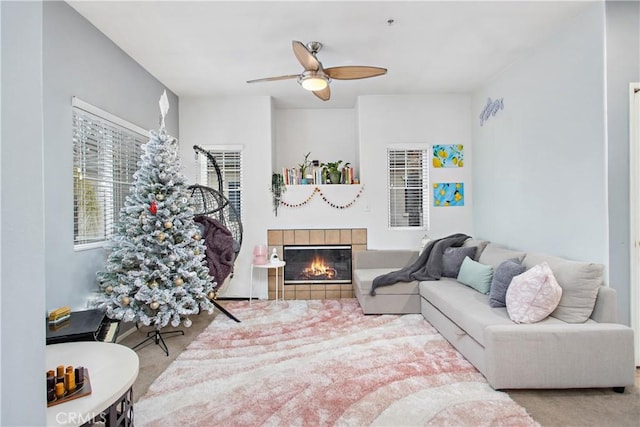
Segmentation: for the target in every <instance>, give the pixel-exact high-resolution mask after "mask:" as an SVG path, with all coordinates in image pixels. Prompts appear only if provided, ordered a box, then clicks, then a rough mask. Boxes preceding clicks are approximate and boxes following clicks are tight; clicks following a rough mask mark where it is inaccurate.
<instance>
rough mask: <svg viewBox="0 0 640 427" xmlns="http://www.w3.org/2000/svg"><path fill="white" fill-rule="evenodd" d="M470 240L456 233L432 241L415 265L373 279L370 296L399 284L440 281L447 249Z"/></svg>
mask: <svg viewBox="0 0 640 427" xmlns="http://www.w3.org/2000/svg"><path fill="white" fill-rule="evenodd" d="M469 238H470V236H467V235H466V234H462V233H456V234H451V235H450V236H447V237H443V238H441V239H436V240H432V241H431V242H429V243H428V244H427V246H426V247H425V248H424V250H423V251H422V253H421V254H420V256H419V257H418V259H417V260H416V261H415V262H414V263H413V264H410V265H408V266H406V267H404V268H402V269H400V270H398V271H392V272H391V273H387V274H383V275H382V276H378V277H376V278H375V279H373V282H372V284H371V292H370V295H371V296H375V295H376V288H377V287H380V286H389V285H393V284H394V283H397V282H411V281H414V280H417V281H421V280H439V279H440V277H442V255H443V254H444V251H445V249H447V248H449V247H452V246H461V245H462V244H463V243H464V241H465V240H467V239H469Z"/></svg>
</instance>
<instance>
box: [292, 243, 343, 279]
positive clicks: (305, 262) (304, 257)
mask: <svg viewBox="0 0 640 427" xmlns="http://www.w3.org/2000/svg"><path fill="white" fill-rule="evenodd" d="M283 250H284V260H285V261H286V262H287V264H286V266H285V268H284V284H285V285H287V284H326V283H351V245H292V246H284V248H283Z"/></svg>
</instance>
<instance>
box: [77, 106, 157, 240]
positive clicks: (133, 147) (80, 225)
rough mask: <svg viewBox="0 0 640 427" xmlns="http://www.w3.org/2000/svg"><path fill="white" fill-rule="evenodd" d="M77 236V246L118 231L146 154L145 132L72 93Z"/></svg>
mask: <svg viewBox="0 0 640 427" xmlns="http://www.w3.org/2000/svg"><path fill="white" fill-rule="evenodd" d="M72 113H73V236H74V247H75V248H76V249H86V248H91V247H96V246H98V245H99V244H101V243H102V242H104V241H105V240H107V239H109V238H110V237H111V236H112V235H113V234H114V232H115V229H116V226H117V222H118V217H119V214H120V209H121V208H122V207H123V206H124V202H125V198H126V196H127V194H129V188H130V186H131V183H132V182H133V174H134V173H135V172H136V170H137V169H138V161H139V160H140V156H141V155H142V148H141V146H142V144H144V143H146V142H147V141H148V140H149V138H148V137H147V136H145V134H146V131H145V130H144V129H141V128H139V127H137V126H135V125H133V124H130V123H127V122H126V121H124V120H122V119H119V118H117V117H115V116H113V115H111V114H109V113H107V112H104V111H102V110H100V109H98V108H97V107H93V106H91V105H90V104H87V103H85V102H83V101H80V100H78V99H77V98H74V100H73V106H72Z"/></svg>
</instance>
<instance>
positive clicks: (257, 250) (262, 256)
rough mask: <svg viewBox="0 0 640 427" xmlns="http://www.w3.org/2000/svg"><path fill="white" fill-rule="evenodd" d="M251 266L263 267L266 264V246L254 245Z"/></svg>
mask: <svg viewBox="0 0 640 427" xmlns="http://www.w3.org/2000/svg"><path fill="white" fill-rule="evenodd" d="M253 264H255V265H264V264H267V246H266V245H255V246H254V248H253Z"/></svg>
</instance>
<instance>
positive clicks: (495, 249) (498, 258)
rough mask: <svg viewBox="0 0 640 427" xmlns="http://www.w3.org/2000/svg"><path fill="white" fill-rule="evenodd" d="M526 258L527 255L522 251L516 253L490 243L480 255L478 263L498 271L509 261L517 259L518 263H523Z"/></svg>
mask: <svg viewBox="0 0 640 427" xmlns="http://www.w3.org/2000/svg"><path fill="white" fill-rule="evenodd" d="M524 256H525V253H524V252H522V251H514V250H512V249H507V248H505V247H503V246H499V245H496V244H495V243H489V244H488V245H487V247H486V248H484V250H483V251H482V253H481V254H480V258H479V259H478V261H479V262H481V263H482V264H487V265H490V266H492V267H493V268H494V269H496V268H498V266H499V265H500V264H502V263H503V262H504V261H506V260H508V259H512V258H515V259H517V260H518V262H522V260H523V259H524Z"/></svg>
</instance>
